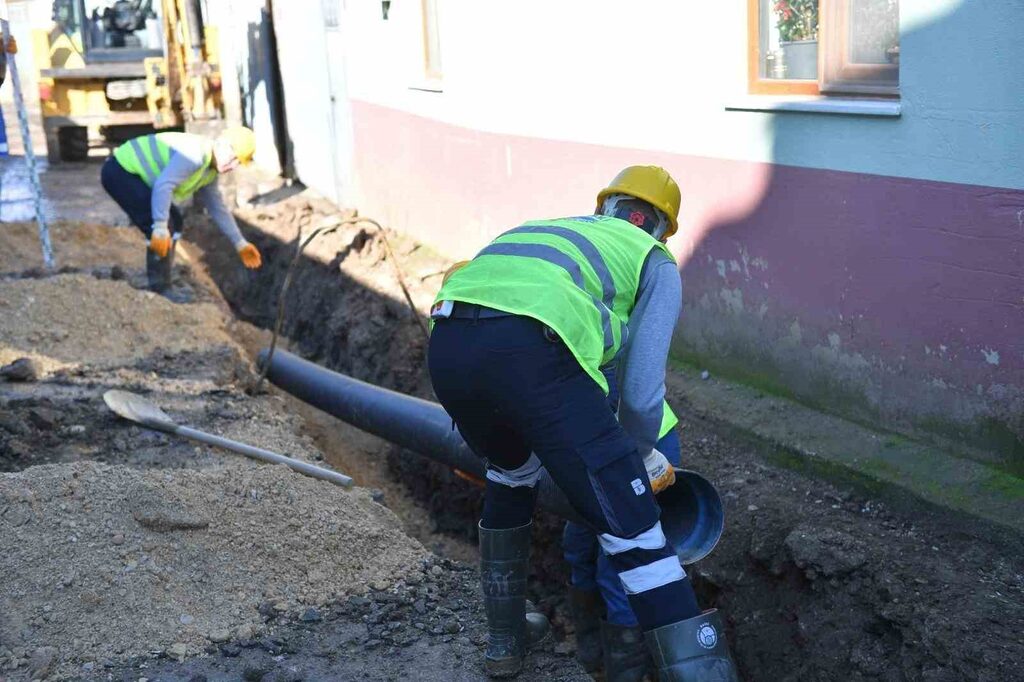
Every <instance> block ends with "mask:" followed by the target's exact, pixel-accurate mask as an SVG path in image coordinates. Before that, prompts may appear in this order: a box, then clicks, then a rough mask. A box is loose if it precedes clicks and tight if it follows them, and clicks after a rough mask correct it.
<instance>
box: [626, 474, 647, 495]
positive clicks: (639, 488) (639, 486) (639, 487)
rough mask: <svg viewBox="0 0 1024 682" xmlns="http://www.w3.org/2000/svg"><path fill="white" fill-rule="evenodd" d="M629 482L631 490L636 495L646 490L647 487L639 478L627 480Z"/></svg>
mask: <svg viewBox="0 0 1024 682" xmlns="http://www.w3.org/2000/svg"><path fill="white" fill-rule="evenodd" d="M629 484H630V485H631V486H633V492H634V493H636V494H637V496H638V497H639V496H640V495H643V494H644V493H645V492H647V488H646V487H645V486H644V484H643V481H641V480H640V479H639V478H634V479H633V480H632V481H630V482H629Z"/></svg>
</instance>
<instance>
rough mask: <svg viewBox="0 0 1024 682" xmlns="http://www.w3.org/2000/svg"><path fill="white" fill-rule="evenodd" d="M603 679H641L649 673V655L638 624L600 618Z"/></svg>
mask: <svg viewBox="0 0 1024 682" xmlns="http://www.w3.org/2000/svg"><path fill="white" fill-rule="evenodd" d="M601 646H602V648H603V649H604V679H605V682H640V681H641V680H643V679H644V678H645V676H646V675H647V674H648V673H651V674H652V677H653V672H654V668H653V667H652V665H651V655H650V653H649V652H648V650H647V646H646V645H645V644H644V633H643V630H641V629H640V627H639V626H632V627H631V626H629V625H616V624H614V623H609V622H607V621H601Z"/></svg>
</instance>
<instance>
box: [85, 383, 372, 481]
mask: <svg viewBox="0 0 1024 682" xmlns="http://www.w3.org/2000/svg"><path fill="white" fill-rule="evenodd" d="M103 402H105V403H106V404H107V407H109V408H110V409H111V410H113V411H114V412H116V413H117V414H118V415H120V416H122V417H124V418H125V419H128V420H129V421H133V422H135V423H136V424H141V425H142V426H145V427H147V428H150V429H155V430H157V431H163V432H164V433H173V434H175V435H178V436H184V437H185V438H191V439H192V440H197V441H199V442H200V443H206V444H207V445H216V446H217V447H221V448H224V449H226V450H231V451H233V452H237V453H240V454H243V455H245V456H246V457H252V458H253V459H259V460H262V461H264V462H270V463H272V464H284V465H285V466H287V467H290V468H292V469H294V470H295V471H298V472H299V473H302V474H306V475H307V476H312V477H313V478H319V479H320V480H322V481H330V482H331V483H334V484H335V485H340V486H342V487H343V488H349V487H351V486H352V484H353V481H352V479H351V478H349V477H348V476H346V475H345V474H339V473H338V472H336V471H331V470H329V469H324V468H322V467H318V466H314V465H312V464H308V463H306V462H302V461H300V460H297V459H293V458H291V457H285V456H284V455H279V454H277V453H276V452H271V451H270V450H264V449H263V448H257V447H253V446H252V445H246V444H245V443H239V442H238V441H237V440H229V439H227V438H221V437H220V436H214V435H213V434H211V433H204V432H203V431H197V430H196V429H192V428H189V427H187V426H179V425H178V424H175V423H174V420H173V419H171V418H170V417H169V416H168V415H167V413H166V412H164V411H163V410H161V409H160V408H159V407H157V406H156V405H154V404H153V403H151V402H150V401H148V400H146V399H145V398H143V397H142V396H141V395H137V394H135V393H129V392H128V391H116V390H111V391H107V392H106V393H104V394H103Z"/></svg>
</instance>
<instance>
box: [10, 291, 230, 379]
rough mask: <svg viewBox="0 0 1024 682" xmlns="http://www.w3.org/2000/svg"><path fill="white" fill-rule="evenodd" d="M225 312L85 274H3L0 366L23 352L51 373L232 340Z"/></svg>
mask: <svg viewBox="0 0 1024 682" xmlns="http://www.w3.org/2000/svg"><path fill="white" fill-rule="evenodd" d="M222 317H223V316H222V314H221V312H220V311H219V310H218V309H217V308H216V307H215V306H213V305H211V304H196V305H189V306H182V305H176V304H174V303H171V302H170V301H168V300H167V299H165V298H163V297H161V296H157V295H156V294H154V293H152V292H149V291H139V290H137V289H133V288H132V287H131V286H129V285H128V284H127V283H126V282H123V281H112V280H100V279H96V278H94V277H92V276H90V275H84V274H67V275H59V276H56V277H48V278H45V279H17V280H6V281H0V319H2V320H3V324H2V325H0V365H4V364H7V363H9V362H12V361H13V360H15V359H17V358H19V357H24V356H28V357H31V358H33V359H34V360H36V361H37V362H38V363H39V365H40V367H41V368H42V369H43V371H44V372H49V371H53V370H56V369H60V368H66V367H73V366H77V365H81V364H103V365H105V366H116V365H121V364H125V363H128V362H130V361H132V360H133V359H137V358H140V357H143V356H146V355H149V354H151V353H154V352H155V351H156V350H157V349H160V350H161V351H164V352H168V353H175V352H181V351H186V350H199V349H206V348H209V347H211V346H216V345H229V344H232V342H231V340H230V338H229V337H228V335H227V334H226V333H225V332H224V330H223V322H222Z"/></svg>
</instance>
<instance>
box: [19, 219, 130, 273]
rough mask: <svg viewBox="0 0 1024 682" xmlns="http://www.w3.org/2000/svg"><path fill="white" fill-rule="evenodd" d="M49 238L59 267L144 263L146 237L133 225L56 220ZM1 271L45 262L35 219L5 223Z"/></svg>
mask: <svg viewBox="0 0 1024 682" xmlns="http://www.w3.org/2000/svg"><path fill="white" fill-rule="evenodd" d="M50 241H51V242H52V244H53V250H54V254H53V255H54V260H56V261H57V267H59V268H65V267H70V268H90V267H92V266H94V265H95V264H97V263H106V264H108V265H117V266H120V267H121V268H126V269H139V268H142V267H143V266H144V265H145V260H146V256H145V254H146V252H145V248H146V247H145V239H144V238H143V236H142V233H141V232H139V231H138V230H137V229H135V228H134V227H111V226H109V225H96V224H91V223H66V222H57V223H53V224H51V225H50ZM3 247H4V248H2V249H0V273H12V272H22V271H25V270H30V269H32V268H41V267H42V266H43V252H42V247H41V246H40V245H39V232H38V228H37V227H36V224H35V223H34V222H28V223H23V222H15V223H4V226H3Z"/></svg>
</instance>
